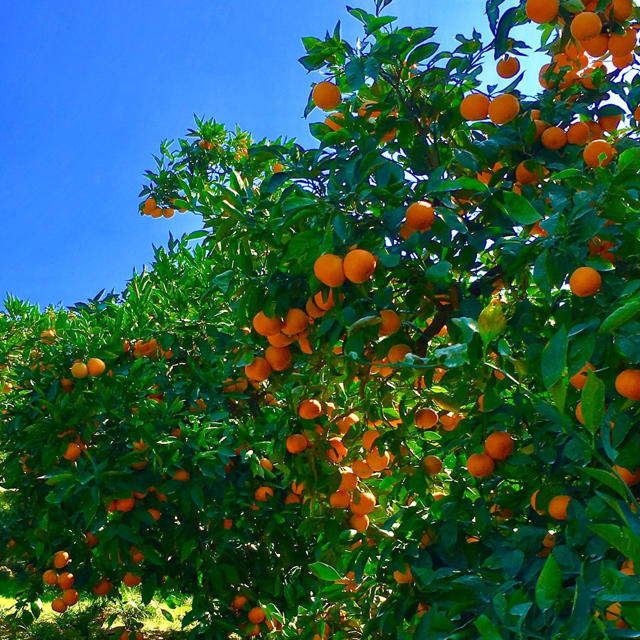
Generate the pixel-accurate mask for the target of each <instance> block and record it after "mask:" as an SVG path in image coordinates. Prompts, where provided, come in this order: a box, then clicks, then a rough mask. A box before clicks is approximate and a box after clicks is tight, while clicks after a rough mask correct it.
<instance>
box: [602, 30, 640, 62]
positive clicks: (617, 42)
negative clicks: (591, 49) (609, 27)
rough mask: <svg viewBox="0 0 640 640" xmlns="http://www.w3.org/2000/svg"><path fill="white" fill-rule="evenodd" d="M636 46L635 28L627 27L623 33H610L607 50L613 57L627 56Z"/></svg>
mask: <svg viewBox="0 0 640 640" xmlns="http://www.w3.org/2000/svg"><path fill="white" fill-rule="evenodd" d="M635 46H636V30H635V29H634V28H633V27H629V28H628V29H627V30H626V31H625V33H624V35H620V34H618V33H612V34H611V36H609V51H610V52H611V55H612V56H613V57H614V58H624V56H628V55H629V54H630V53H631V52H632V51H633V50H634V48H635Z"/></svg>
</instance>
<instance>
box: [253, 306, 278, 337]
mask: <svg viewBox="0 0 640 640" xmlns="http://www.w3.org/2000/svg"><path fill="white" fill-rule="evenodd" d="M253 328H254V329H255V330H256V332H257V333H259V334H260V335H261V336H272V335H275V334H276V333H280V329H281V328H282V320H280V318H278V317H273V318H270V317H269V316H267V315H265V313H264V311H258V313H256V315H255V316H254V318H253Z"/></svg>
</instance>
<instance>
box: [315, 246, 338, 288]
mask: <svg viewBox="0 0 640 640" xmlns="http://www.w3.org/2000/svg"><path fill="white" fill-rule="evenodd" d="M342 264H343V260H342V258H341V257H340V256H336V255H334V254H333V253H325V254H323V255H321V256H320V257H319V258H318V259H317V260H316V261H315V262H314V264H313V273H314V274H315V276H316V278H318V280H320V282H322V284H326V285H327V287H339V286H341V285H342V284H343V283H344V279H345V276H344V269H343V266H342Z"/></svg>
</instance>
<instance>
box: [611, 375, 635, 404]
mask: <svg viewBox="0 0 640 640" xmlns="http://www.w3.org/2000/svg"><path fill="white" fill-rule="evenodd" d="M615 384H616V391H617V392H618V393H619V394H620V395H621V396H622V397H623V398H629V399H630V400H640V369H625V370H624V371H621V372H620V373H619V374H618V375H617V377H616V383H615Z"/></svg>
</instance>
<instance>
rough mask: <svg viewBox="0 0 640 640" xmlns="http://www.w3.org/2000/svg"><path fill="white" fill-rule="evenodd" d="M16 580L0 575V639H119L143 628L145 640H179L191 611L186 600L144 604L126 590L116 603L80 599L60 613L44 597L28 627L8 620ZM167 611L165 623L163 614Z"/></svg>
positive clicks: (16, 583)
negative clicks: (40, 609)
mask: <svg viewBox="0 0 640 640" xmlns="http://www.w3.org/2000/svg"><path fill="white" fill-rule="evenodd" d="M18 590H19V584H18V581H17V580H15V579H11V577H10V576H9V575H8V574H7V573H4V574H3V573H0V640H63V639H64V640H107V639H109V640H114V638H115V639H116V640H118V639H119V638H120V634H121V633H122V631H123V630H125V629H128V630H132V629H136V628H140V627H136V625H135V623H136V621H138V622H139V623H141V625H142V629H141V630H142V631H143V633H144V637H145V640H181V639H183V638H184V637H185V634H184V633H183V632H182V631H181V622H180V621H181V620H182V618H183V616H184V615H185V614H186V613H187V612H188V611H189V609H190V602H189V600H187V599H177V598H174V599H173V602H172V605H173V608H170V607H169V606H168V605H167V604H165V603H161V602H157V601H155V600H154V601H152V602H151V603H150V604H148V605H143V604H142V602H141V600H140V596H139V593H138V592H137V591H136V590H135V589H125V590H124V591H123V593H122V596H123V598H122V599H121V600H120V601H117V602H107V603H104V602H98V601H85V602H83V601H82V600H81V601H80V602H79V603H78V604H77V605H76V606H74V607H73V608H70V609H69V610H68V611H66V612H65V613H63V614H57V613H55V612H54V611H52V609H51V607H50V603H51V600H52V597H51V596H49V597H48V598H43V601H42V602H41V603H40V605H41V608H42V613H41V615H40V616H39V617H38V619H37V620H36V621H34V622H32V623H31V624H23V623H22V622H20V621H18V620H15V618H12V617H11V614H12V612H14V611H15V609H14V606H15V604H16V599H15V596H16V594H17V592H18ZM163 610H164V611H165V612H168V613H169V616H170V617H172V618H173V620H168V619H167V617H165V615H163V613H162V611H163Z"/></svg>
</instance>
